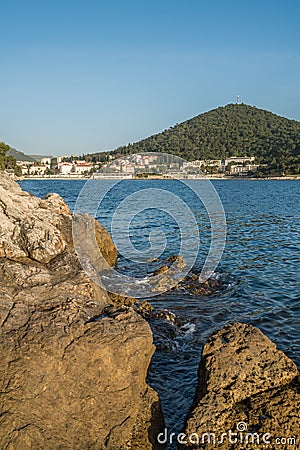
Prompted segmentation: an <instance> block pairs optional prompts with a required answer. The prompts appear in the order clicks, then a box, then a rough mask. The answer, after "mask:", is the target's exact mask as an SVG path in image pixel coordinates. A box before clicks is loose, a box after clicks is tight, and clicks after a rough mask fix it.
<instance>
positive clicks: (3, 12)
mask: <svg viewBox="0 0 300 450" xmlns="http://www.w3.org/2000/svg"><path fill="white" fill-rule="evenodd" d="M0 17H1V35H0V58H1V59H0V60H1V70H0V102H1V109H0V140H3V141H5V142H6V143H8V144H9V145H11V146H12V147H15V148H17V149H18V150H20V151H23V152H24V153H26V154H51V155H66V154H83V153H85V154H86V153H93V152H98V151H104V150H112V149H114V148H116V147H118V146H120V145H126V144H128V143H129V142H135V141H138V140H140V139H142V138H145V137H147V136H149V135H152V134H155V133H157V132H160V131H162V130H164V129H166V128H168V127H170V126H172V125H174V124H175V123H180V122H182V121H184V120H187V119H189V118H191V117H193V116H195V115H198V114H200V113H203V112H205V111H208V110H210V109H213V108H217V107H218V106H221V105H225V104H228V103H234V102H235V101H236V96H237V95H238V94H239V95H240V97H241V100H242V101H243V102H244V103H247V104H250V105H255V106H257V107H259V108H264V109H267V110H269V111H272V112H274V113H276V114H279V115H282V116H286V117H288V118H291V119H296V120H299V121H300V52H299V44H300V27H299V20H300V2H299V1H298V0H293V1H292V0H285V1H283V0H282V1H277V0H273V1H269V0H263V1H262V0H260V1H258V0H252V1H250V0H249V1H246V0H239V1H235V0H227V1H225V0H210V1H204V0H184V1H183V0H182V1H179V0H172V1H171V0H151V1H150V0H147V1H144V0H139V1H136V0H123V1H122V0H110V1H103V0H85V1H76V0H73V1H69V0H64V1H61V0H60V1H57V0H52V1H51V2H50V1H47V2H41V1H40V0H39V1H32V0H27V1H24V0H22V1H20V0H11V1H9V2H8V1H6V2H4V1H2V2H1V3H0Z"/></svg>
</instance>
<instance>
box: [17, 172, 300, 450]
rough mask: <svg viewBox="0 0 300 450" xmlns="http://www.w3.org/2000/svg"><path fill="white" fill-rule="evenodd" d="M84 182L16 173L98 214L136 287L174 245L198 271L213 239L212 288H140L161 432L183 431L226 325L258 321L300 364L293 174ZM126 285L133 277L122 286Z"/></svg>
mask: <svg viewBox="0 0 300 450" xmlns="http://www.w3.org/2000/svg"><path fill="white" fill-rule="evenodd" d="M87 183H88V184H86V181H85V180H24V181H22V182H20V185H21V186H22V188H23V189H24V190H26V191H29V192H31V193H32V194H35V195H37V196H39V197H44V196H45V195H46V194H48V193H49V192H57V193H58V194H60V195H61V196H62V197H63V198H64V200H65V201H66V202H67V203H68V205H69V206H70V208H71V210H72V211H75V212H89V213H90V214H92V215H93V216H94V217H96V219H97V220H99V221H100V222H101V223H102V224H103V225H104V226H105V227H106V228H107V229H108V230H109V231H110V232H111V233H112V236H113V239H114V241H115V242H116V244H117V247H118V249H119V251H120V255H119V258H118V264H117V270H119V272H120V274H123V275H124V274H125V275H129V276H130V279H131V280H136V286H140V285H141V284H142V280H144V279H145V277H147V276H149V271H150V272H151V270H152V269H151V267H152V265H153V267H154V268H157V267H158V266H159V265H163V264H164V263H165V261H166V259H167V258H168V257H169V256H172V255H177V254H180V252H181V251H183V253H184V255H185V258H187V259H189V256H190V255H192V257H191V258H190V259H191V261H189V264H190V266H191V267H188V269H190V270H191V271H192V272H193V273H194V274H197V276H198V275H199V274H201V273H202V270H203V267H204V264H205V261H207V258H208V255H209V251H210V248H211V247H212V242H213V240H214V239H215V242H217V243H218V245H217V246H216V248H215V252H217V256H216V258H215V260H213V265H212V266H209V268H213V272H211V273H210V275H211V276H212V277H215V278H216V279H217V280H219V281H220V282H219V283H218V287H217V288H216V289H215V291H214V292H213V293H212V294H210V295H207V296H201V295H199V294H197V293H195V292H190V291H189V289H188V288H181V289H176V288H174V289H171V290H170V291H164V292H161V293H160V294H159V295H156V294H157V293H155V294H153V295H152V294H151V293H150V294H149V293H148V294H149V295H148V294H147V292H148V291H147V290H146V291H145V298H144V299H145V300H148V301H149V302H150V303H151V304H152V305H153V307H154V309H155V311H164V313H165V314H163V315H161V317H160V318H158V319H157V318H153V319H151V320H150V325H151V328H152V330H153V336H154V343H155V345H156V351H155V353H154V356H153V358H152V362H151V366H150V368H149V373H148V383H149V384H150V385H151V386H152V387H153V388H155V389H156V390H157V392H158V393H159V396H160V398H161V403H162V409H163V413H164V417H165V421H166V427H167V428H168V432H169V433H171V432H175V433H179V432H180V431H181V430H182V427H183V424H184V419H185V417H186V415H187V413H188V411H189V408H190V406H191V403H192V400H193V397H194V394H195V389H196V387H197V369H198V364H199V360H200V356H201V349H202V346H203V344H204V343H205V342H206V340H207V339H208V337H209V336H210V335H211V334H212V333H213V332H215V331H216V330H219V329H221V328H222V327H223V326H224V325H225V324H228V323H232V322H235V321H240V322H244V323H250V324H252V325H255V326H257V327H258V328H260V329H261V330H262V331H263V332H264V333H265V334H266V335H267V336H268V337H269V338H270V339H272V340H273V341H274V342H275V343H276V345H277V347H278V348H279V349H281V350H283V351H284V352H285V353H286V354H287V355H288V356H289V357H290V358H292V359H293V360H294V362H295V363H296V364H297V365H298V367H300V289H299V287H300V251H299V249H300V181H298V180H245V179H236V180H213V181H209V182H208V183H209V186H208V185H207V184H205V185H204V184H203V182H202V181H201V180H188V181H187V182H183V181H181V180H122V181H120V180H119V181H118V182H116V181H114V182H111V181H109V180H103V181H97V180H95V181H88V182H87ZM93 183H94V184H93ZM221 216H222V217H221ZM219 219H220V220H219ZM224 219H225V220H224ZM195 224H196V225H195ZM225 235H226V236H225ZM225 239H226V240H225ZM223 241H224V242H223ZM223 244H224V249H223V246H222V245H223ZM222 250H223V252H222ZM143 258H144V259H143ZM214 266H215V267H214ZM120 280H121V281H120V282H121V283H122V278H120ZM134 286H135V281H132V282H131V284H130V286H129V287H128V293H131V294H132V289H134ZM126 289H127V287H126V286H125V285H124V291H126ZM137 292H138V294H139V295H141V291H140V290H138V289H137ZM141 297H143V294H142V295H141ZM171 447H172V446H171ZM171 447H170V448H171Z"/></svg>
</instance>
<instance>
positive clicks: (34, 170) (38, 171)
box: [29, 164, 48, 175]
mask: <svg viewBox="0 0 300 450" xmlns="http://www.w3.org/2000/svg"><path fill="white" fill-rule="evenodd" d="M47 169H48V167H47V166H42V165H41V164H40V165H36V166H30V167H29V175H45V173H46V170H47Z"/></svg>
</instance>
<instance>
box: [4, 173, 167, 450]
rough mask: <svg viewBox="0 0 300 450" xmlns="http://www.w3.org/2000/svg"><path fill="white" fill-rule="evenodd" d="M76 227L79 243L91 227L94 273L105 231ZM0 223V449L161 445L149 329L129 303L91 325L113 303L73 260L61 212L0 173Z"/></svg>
mask: <svg viewBox="0 0 300 450" xmlns="http://www.w3.org/2000/svg"><path fill="white" fill-rule="evenodd" d="M77 222H79V223H80V225H81V226H82V237H83V238H84V237H85V235H86V233H85V230H86V229H87V228H89V229H90V227H93V228H94V230H95V235H96V243H97V245H98V247H99V248H100V249H101V253H102V259H101V258H100V259H98V260H97V263H99V266H98V267H97V269H99V270H101V267H102V264H103V258H104V259H105V263H106V265H107V264H108V265H112V264H114V263H115V261H116V257H117V250H116V248H115V246H114V244H113V242H112V240H111V238H110V236H109V234H108V233H107V231H106V230H105V229H104V228H103V227H102V226H101V225H100V224H98V223H97V222H96V221H95V220H94V219H92V218H91V217H89V216H87V215H84V216H77ZM0 224H1V225H0V294H1V295H0V323H1V333H0V358H1V371H0V392H1V394H0V408H1V419H0V448H3V449H4V448H7V449H22V450H26V449H41V448H42V449H45V450H48V449H49V450H50V449H51V450H53V449H56V448H63V449H70V450H71V449H72V450H76V449H80V450H83V449H88V448H89V449H97V450H98V449H102V448H107V449H111V450H116V449H129V448H130V449H136V450H137V449H151V448H159V446H158V445H157V443H156V441H155V436H156V435H157V433H158V432H159V429H160V427H161V426H162V424H163V419H162V414H161V409H160V403H159V398H158V395H157V393H156V392H155V391H154V390H153V389H151V388H150V387H149V386H148V385H147V384H146V381H145V379H146V373H147V370H148V366H149V363H150V360H151V357H152V354H153V352H154V345H153V342H152V333H151V330H150V327H149V325H148V324H147V322H146V321H145V320H144V319H143V318H142V317H141V316H139V315H138V314H136V313H135V312H134V311H133V310H132V309H131V308H129V307H127V308H126V309H125V310H121V311H114V314H111V315H108V314H107V315H104V316H103V317H102V319H99V320H94V319H95V318H96V317H101V315H102V314H103V311H104V310H105V308H107V306H108V305H110V304H111V303H112V302H113V298H112V297H111V296H110V295H109V294H108V293H107V292H106V291H105V290H104V289H102V288H101V287H99V286H98V285H97V284H95V283H94V282H93V281H91V279H90V278H89V277H88V276H87V275H86V273H85V272H84V271H83V269H82V267H81V265H80V263H79V261H78V258H77V255H76V253H75V250H74V246H73V241H72V216H71V214H70V211H69V208H68V206H67V205H66V204H65V202H64V201H63V199H61V198H60V197H59V196H58V195H57V194H51V195H48V196H47V197H45V199H43V200H41V199H38V198H36V197H34V196H32V195H30V194H28V193H26V192H23V191H22V189H21V188H20V187H19V186H18V185H17V184H16V183H14V182H13V181H12V180H11V179H9V178H8V177H7V176H5V175H2V174H1V175H0ZM77 230H78V229H77ZM79 235H80V228H79ZM86 244H87V246H89V245H90V243H89V242H86ZM131 302H132V301H131V300H128V303H129V304H130V303H131Z"/></svg>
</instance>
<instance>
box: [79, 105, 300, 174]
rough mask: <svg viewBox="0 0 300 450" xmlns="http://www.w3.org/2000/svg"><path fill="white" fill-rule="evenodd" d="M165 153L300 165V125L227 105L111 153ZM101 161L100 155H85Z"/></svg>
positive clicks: (244, 108) (248, 109) (190, 158)
mask: <svg viewBox="0 0 300 450" xmlns="http://www.w3.org/2000/svg"><path fill="white" fill-rule="evenodd" d="M148 151H154V152H166V153H172V154H176V155H178V156H181V157H182V158H185V159H187V160H195V159H223V158H225V157H230V156H242V155H247V156H255V157H256V160H257V161H258V162H259V163H262V164H268V165H270V166H277V167H278V166H280V167H281V169H282V170H283V169H284V168H285V166H288V167H290V168H292V167H294V169H295V170H296V171H297V170H298V169H299V163H300V122H297V121H295V120H289V119H286V118H284V117H280V116H277V115H275V114H273V113H271V112H269V111H265V110H263V109H258V108H256V107H254V106H249V105H244V104H241V105H237V104H229V105H227V106H224V107H219V108H217V109H214V110H211V111H209V112H206V113H204V114H200V115H198V116H196V117H193V118H192V119H189V120H187V121H185V122H182V123H180V124H176V125H175V126H174V127H171V128H169V129H167V130H165V131H163V132H162V133H158V134H156V135H153V136H150V137H148V138H146V139H143V140H141V141H139V142H136V143H134V144H129V145H127V146H124V147H119V148H118V149H116V150H114V152H113V153H115V154H127V153H137V152H148ZM88 156H89V157H94V160H95V159H96V160H97V159H99V160H103V156H104V154H103V153H97V154H94V155H88Z"/></svg>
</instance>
